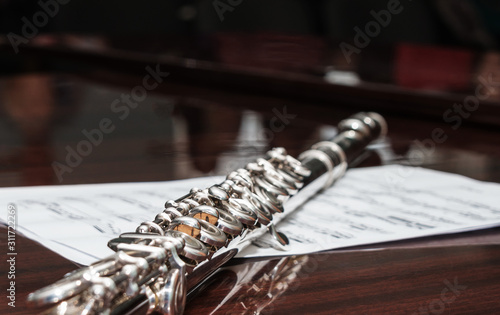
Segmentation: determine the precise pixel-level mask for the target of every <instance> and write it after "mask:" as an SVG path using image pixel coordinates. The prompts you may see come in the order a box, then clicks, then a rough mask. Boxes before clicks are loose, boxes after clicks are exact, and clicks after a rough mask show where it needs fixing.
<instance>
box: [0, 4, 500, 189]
mask: <svg viewBox="0 0 500 315" xmlns="http://www.w3.org/2000/svg"><path fill="white" fill-rule="evenodd" d="M0 34H1V37H0V172H4V174H8V173H9V172H11V171H13V172H14V174H15V175H13V176H14V179H12V178H9V177H8V176H7V177H4V178H3V179H2V182H0V185H4V186H8V185H18V184H47V183H55V182H56V177H57V176H56V175H57V174H56V173H57V172H55V171H54V169H53V165H54V162H61V161H63V160H64V158H65V156H66V154H67V146H68V145H69V146H70V147H72V148H74V147H75V146H76V145H77V144H78V143H79V141H81V139H83V138H82V137H83V135H82V130H84V129H85V130H89V129H91V128H94V127H95V126H97V125H98V123H99V121H100V119H102V118H103V117H109V116H110V115H111V117H112V118H113V117H114V118H116V115H115V113H113V112H111V111H110V104H111V103H112V102H113V101H114V100H115V99H117V98H120V97H121V96H120V95H123V93H131V90H132V88H133V87H134V86H136V85H137V84H138V82H139V83H140V82H141V81H140V80H141V78H143V77H144V75H146V73H147V72H145V68H146V67H147V66H149V67H153V68H154V67H155V65H157V66H161V69H163V70H162V71H164V72H168V73H169V74H170V75H169V76H168V78H166V79H165V80H164V81H163V82H161V84H159V86H158V87H157V88H155V89H154V91H151V93H150V94H148V96H147V98H146V99H145V100H144V101H143V102H142V103H141V105H140V106H138V107H137V109H134V111H133V113H134V114H133V115H130V118H128V119H127V121H123V122H121V121H117V124H116V131H114V132H113V133H112V134H110V135H108V136H107V138H106V139H108V141H107V142H106V141H105V143H106V148H107V149H106V150H107V151H106V150H105V146H99V147H97V148H95V151H93V153H92V154H91V155H89V157H87V158H86V159H84V161H83V162H82V166H81V167H77V168H75V169H74V172H72V173H69V172H67V173H65V179H64V183H77V182H99V181H109V180H112V181H133V180H143V179H148V180H160V179H174V178H185V177H192V176H197V175H200V174H209V173H217V174H223V173H225V172H226V171H227V169H229V168H230V167H229V166H228V167H224V166H222V167H221V163H222V164H224V163H225V164H227V165H229V164H231V163H229V162H228V161H232V160H235V159H236V158H235V157H237V156H240V157H241V156H243V159H248V158H251V157H253V156H256V155H261V154H263V152H265V149H266V148H267V147H269V146H276V145H282V146H287V147H291V150H292V153H298V152H300V151H301V150H303V149H304V148H305V147H307V145H308V144H310V142H311V139H313V138H315V139H317V138H318V134H321V132H322V131H321V130H320V129H321V128H320V126H321V125H323V124H329V123H332V124H333V123H334V121H333V120H334V119H333V120H332V118H331V117H332V116H334V117H341V116H342V115H344V114H345V115H348V114H350V113H352V112H355V111H359V110H373V111H379V112H381V113H382V114H384V115H395V116H397V117H406V118H408V117H411V118H412V119H416V122H417V123H418V124H421V125H422V126H424V125H425V123H424V120H427V121H429V122H428V125H425V126H426V127H425V128H423V129H422V130H421V131H420V132H421V134H417V133H416V131H415V132H413V131H414V130H409V129H408V128H405V126H404V124H401V127H402V128H401V129H402V132H399V135H401V136H403V132H407V133H408V134H407V135H405V136H404V137H406V140H407V139H408V138H410V139H415V138H423V137H428V136H429V132H430V130H432V128H433V127H432V126H433V124H434V123H438V124H443V125H444V126H446V127H448V128H450V130H451V129H453V130H452V131H455V129H456V128H455V127H457V126H458V125H459V123H460V126H461V125H462V123H463V124H464V125H465V124H471V125H475V126H481V128H483V127H484V128H490V129H491V128H498V126H500V106H499V104H500V54H499V53H498V48H499V47H498V45H499V41H500V2H499V1H489V0H434V1H431V0H423V1H416V0H414V1H411V0H373V1H360V0H274V1H269V0H267V1H266V0H203V1H201V0H200V1H192V0H182V1H181V0H171V1H167V0H162V1H157V0H150V1H143V2H137V1H123V0H122V1H116V0H109V1H96V0H86V1H82V0H38V1H28V0H0ZM468 96H471V97H473V96H475V97H480V106H479V105H478V106H476V108H475V109H474V110H467V111H465V110H464V109H463V108H462V107H460V108H457V107H454V106H463V104H462V103H463V102H464V100H465V99H466V98H467V97H468ZM456 104H459V105H456ZM460 104H462V105H460ZM469 106H474V104H472V105H470V104H469ZM285 107H286V108H287V109H286V110H288V112H289V113H293V114H294V115H296V116H297V119H295V120H294V121H293V123H292V124H290V125H287V126H286V128H285V129H284V130H285V131H284V132H279V133H275V134H272V135H271V136H272V137H267V138H266V139H263V138H262V137H260V138H259V137H256V134H258V133H259V132H261V131H262V130H266V129H265V128H268V129H269V126H270V125H269V124H270V121H272V119H273V118H275V117H276V114H275V111H276V110H279V111H284V110H285V109H284V108H285ZM477 108H479V110H476V109H477ZM247 110H250V111H247ZM273 110H274V111H273ZM334 110H335V111H337V112H336V113H335V114H332V111H334ZM447 113H448V114H447ZM113 115H114V116H113ZM245 126H246V127H245ZM248 126H250V127H248ZM252 126H253V127H252ZM263 128H264V129H263ZM457 128H458V127H457ZM495 130H497V129H495ZM412 132H413V133H412ZM450 134H453V133H450ZM268 136H269V135H268ZM144 139H146V142H145V143H143V142H141V141H143V140H144ZM242 139H243V140H242ZM296 139H300V141H295V140H296ZM456 139H457V140H456V141H455V140H454V141H455V142H454V143H459V145H460V146H464V145H465V142H464V141H461V140H460V135H459V134H458V133H456ZM135 140H137V143H136V142H134V141H135ZM238 141H239V143H240V144H235V143H238ZM242 141H243V144H241V143H242ZM179 143H180V144H179ZM451 143H452V141H448V142H446V145H449V144H451ZM468 143H469V144H468V145H470V146H473V145H476V146H480V144H478V143H473V142H468ZM406 149H407V148H405V149H404V150H402V151H405V150H406ZM228 152H229V153H230V154H227V153H228ZM248 152H250V153H251V154H247V153H248ZM186 154H187V156H189V157H190V158H191V160H190V161H189V162H188V161H187V160H186V158H185V157H186ZM245 154H246V155H245ZM117 159H120V160H121V161H127V162H130V164H127V165H128V166H127V167H128V169H129V170H130V171H129V172H128V173H123V171H122V168H119V167H115V165H114V164H113V161H115V160H117ZM223 160H225V161H226V162H221V161H223ZM165 162H166V163H165ZM169 163H170V164H169ZM178 163H180V164H183V163H184V164H183V165H184V166H182V167H177V166H172V165H177V164H178ZM228 163H229V164H228ZM233 164H234V163H233ZM233 164H231V165H230V166H231V168H234V166H235V165H233ZM20 169H23V172H25V173H24V175H22V179H19V178H18V173H16V172H18V171H19V170H20ZM192 169H196V170H197V171H198V172H197V173H196V172H192V171H191V170H192ZM132 170H136V173H134V174H135V175H129V174H131V173H130V172H131V171H132ZM157 170H161V172H163V173H161V172H160V173H158V174H156V173H155V175H154V176H152V175H151V174H153V173H154V172H157ZM141 172H150V175H149V176H145V177H141V175H140V173H141ZM101 175H102V178H101ZM61 182H62V181H61V180H59V183H61Z"/></svg>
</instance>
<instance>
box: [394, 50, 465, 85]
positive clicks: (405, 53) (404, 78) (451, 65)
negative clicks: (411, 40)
mask: <svg viewBox="0 0 500 315" xmlns="http://www.w3.org/2000/svg"><path fill="white" fill-rule="evenodd" d="M395 59H396V60H395V61H396V63H395V64H396V66H395V68H394V77H395V80H396V84H398V85H400V86H402V87H407V88H415V89H431V90H441V91H442V90H451V91H464V90H467V89H469V88H470V84H471V73H472V65H473V60H474V54H473V53H472V52H471V51H467V50H458V49H446V48H439V47H430V46H419V45H413V44H401V45H398V46H397V47H396V58H395Z"/></svg>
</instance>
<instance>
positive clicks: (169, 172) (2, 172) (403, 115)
mask: <svg viewBox="0 0 500 315" xmlns="http://www.w3.org/2000/svg"><path fill="white" fill-rule="evenodd" d="M111 52H112V51H108V52H105V53H95V54H94V53H93V54H88V53H86V52H79V53H77V54H75V53H74V52H71V51H65V50H58V51H54V50H47V51H43V52H40V51H36V50H33V51H31V52H30V53H29V54H26V55H25V56H24V57H23V58H26V59H27V60H31V59H30V58H33V56H35V57H36V58H35V59H33V60H35V61H36V60H38V61H50V62H54V59H57V58H59V57H61V56H66V59H65V60H71V61H72V62H74V63H75V64H76V65H78V67H79V68H78V71H74V69H73V70H72V69H71V67H70V68H64V71H61V70H60V69H61V68H60V67H59V66H60V65H59V66H58V67H54V68H55V70H57V71H55V70H54V69H51V70H52V71H51V72H48V73H46V74H40V72H39V71H37V72H35V73H30V74H24V75H16V76H5V77H3V78H1V79H0V81H1V84H2V86H9V89H2V90H1V92H0V98H1V99H2V103H1V104H2V116H0V122H1V123H2V126H3V127H2V128H3V129H2V130H4V132H2V133H1V134H0V141H1V142H2V152H1V153H2V155H1V156H0V165H1V168H0V186H5V187H7V186H25V185H60V184H77V183H104V182H125V181H154V180H173V179H181V178H190V177H196V176H201V175H207V174H208V175H214V174H219V175H226V174H227V172H228V170H230V169H231V170H232V169H234V168H235V167H236V166H237V164H234V163H233V162H234V161H238V162H239V163H243V162H244V160H245V159H252V158H253V157H254V155H255V156H259V155H261V154H262V153H263V152H264V150H265V147H269V146H284V147H286V148H287V149H289V152H290V153H291V154H292V155H297V154H298V153H299V152H301V151H303V150H304V149H306V148H308V147H309V146H310V145H311V144H312V143H313V142H314V141H316V140H318V138H319V134H320V129H319V127H321V126H322V125H323V124H325V123H329V124H335V123H336V122H338V121H339V120H340V119H341V118H344V117H345V116H346V115H349V114H351V113H353V112H354V111H356V110H358V109H376V108H379V109H381V111H382V113H383V114H386V117H387V120H388V123H389V137H390V140H391V143H392V149H393V150H394V153H395V154H396V156H398V157H402V156H404V155H406V154H407V153H408V152H409V151H411V150H415V143H416V142H415V140H419V141H424V140H425V139H429V138H431V137H432V132H433V130H434V129H435V128H441V129H443V130H444V132H445V133H446V135H447V139H446V141H444V142H443V143H434V144H435V147H434V148H433V150H432V152H430V153H429V154H428V155H427V157H426V159H425V160H423V161H421V163H420V164H419V165H421V166H423V167H427V168H432V169H437V170H443V171H447V172H452V173H457V174H463V175H466V176H469V177H472V178H476V179H480V180H487V181H494V182H500V136H499V132H498V130H497V129H495V128H492V127H491V124H489V125H481V124H478V123H468V124H464V125H463V126H461V127H460V128H458V129H453V128H452V126H451V125H450V124H448V123H446V122H444V121H442V120H441V119H440V117H441V114H442V112H443V110H445V109H447V108H449V107H451V106H452V105H453V102H454V101H455V100H460V99H461V95H454V96H453V97H450V98H446V99H443V98H441V97H433V96H432V94H429V95H424V96H422V95H420V96H419V97H414V95H413V94H412V93H400V92H401V91H399V90H397V89H395V90H394V89H393V90H391V89H390V90H383V91H378V92H377V91H375V92H374V91H371V90H370V89H367V88H366V87H363V88H362V89H355V88H345V87H340V86H334V87H332V86H327V85H325V84H323V83H321V84H319V83H318V82H317V81H314V80H313V81H311V80H305V81H304V80H303V79H302V78H297V77H294V78H287V77H286V75H284V74H283V73H274V74H276V76H270V77H268V78H267V79H266V80H264V81H262V80H260V79H261V75H262V73H259V74H248V73H246V74H245V73H241V72H238V71H237V70H238V69H229V70H228V69H226V68H224V69H217V68H210V67H214V65H213V64H211V65H210V67H209V68H208V69H207V68H204V67H200V68H196V67H195V68H192V67H188V66H186V65H185V64H182V63H174V64H171V66H172V67H171V70H172V74H171V76H172V80H170V81H169V80H166V82H165V84H162V85H161V86H160V87H159V88H158V89H157V90H155V91H153V92H152V93H151V94H150V95H149V97H148V98H147V100H146V101H144V102H143V103H141V104H140V105H139V106H137V107H136V108H134V109H133V111H131V112H130V115H129V116H128V117H127V118H126V119H124V120H123V121H122V120H120V119H119V118H118V117H119V116H117V113H115V112H113V111H112V110H111V107H110V104H111V103H112V102H113V100H114V99H116V98H119V97H120V95H121V94H122V93H130V92H131V90H132V89H133V88H134V87H135V86H136V85H137V84H140V82H142V81H141V80H142V79H143V76H144V65H145V64H147V62H146V61H147V59H145V58H140V60H139V61H138V60H137V59H134V58H130V56H129V55H126V54H125V55H119V56H114V55H112V54H111ZM56 57H57V58H56ZM33 60H32V61H33ZM150 61H151V60H150ZM154 61H156V59H155V60H152V62H154ZM145 62H146V63H145ZM148 62H149V61H148ZM167 63H168V64H170V63H169V62H166V63H165V64H167ZM81 68H85V69H81ZM174 74H178V77H175V78H174ZM193 78H197V79H196V80H194V79H193ZM210 78H214V81H213V82H209V81H210ZM190 80H192V81H190ZM138 82H139V83H138ZM209 83H210V84H209ZM238 86H240V88H238ZM291 91H293V92H294V93H289V92H291ZM336 93H339V94H336ZM42 96H43V97H42ZM395 96H397V97H395ZM358 97H359V98H358ZM373 97H375V100H374V103H370V102H369V100H370V98H373ZM343 98H346V99H347V98H348V100H346V99H343ZM357 98H358V99H357ZM356 99H357V100H358V102H356ZM42 100H43V102H44V104H43V106H41V105H40V107H39V108H38V109H41V110H42V111H41V112H40V111H39V112H36V111H35V112H33V111H29V110H27V111H19V110H18V109H19V108H20V107H19V106H24V108H28V109H29V108H31V107H32V104H35V103H36V102H42ZM331 101H336V102H333V103H332V102H331ZM385 101H387V102H388V104H389V105H387V106H379V107H377V106H378V105H380V104H384V102H385ZM9 104H10V105H9ZM436 104H437V105H436ZM409 105H411V106H421V107H422V108H420V109H421V111H419V108H417V107H415V108H411V110H410V109H408V108H405V107H404V106H409ZM397 106H400V108H396V107H397ZM285 107H286V110H287V111H288V113H290V114H293V115H294V119H293V120H292V121H291V123H290V124H287V125H286V126H285V128H283V130H280V131H279V132H277V131H276V132H273V133H272V134H271V135H268V137H267V138H266V139H264V140H266V141H263V142H264V144H262V143H259V145H256V144H255V143H251V142H248V141H246V142H245V141H241V139H239V138H238V134H239V131H240V127H241V124H242V121H243V119H247V118H248V116H245V115H243V113H245V112H246V111H248V110H253V111H254V112H256V113H258V115H261V116H260V117H261V120H260V123H261V125H260V127H259V128H260V130H261V131H262V130H264V129H268V130H271V125H270V121H271V119H272V118H273V117H275V116H276V113H275V111H276V110H278V111H283V108H285ZM484 108H486V109H485V110H484V111H481V110H482V109H479V111H478V113H477V114H478V116H477V117H478V119H476V120H472V121H475V122H480V121H483V120H488V119H486V118H485V117H487V116H488V115H496V116H495V117H493V118H492V119H491V121H495V122H496V121H498V117H500V116H499V115H500V114H499V113H498V111H495V110H494V109H493V107H492V106H487V107H484ZM426 113H427V114H429V113H432V115H427V114H426ZM438 114H439V115H438ZM474 115H475V114H474ZM106 117H107V118H110V119H113V122H114V123H115V125H116V129H115V131H113V132H112V133H110V134H109V135H106V136H105V137H104V139H103V142H102V144H101V145H99V146H97V147H95V148H94V150H93V152H92V154H89V155H88V156H87V157H85V158H84V159H83V160H82V162H81V163H80V164H79V165H78V166H77V167H74V169H73V171H72V172H70V173H65V174H64V176H63V179H62V180H59V179H58V177H57V174H56V173H55V172H54V169H53V165H52V163H53V162H54V161H59V162H63V161H64V159H65V157H66V148H67V146H70V147H72V148H75V147H76V146H77V145H78V143H79V142H80V141H82V140H84V139H85V136H84V135H83V134H82V130H83V129H87V130H90V129H92V128H95V127H96V126H98V124H99V121H100V120H101V119H103V118H106ZM254 117H255V116H254ZM472 121H471V122H472ZM237 148H240V149H242V150H240V151H237ZM379 163H380V159H379V158H377V157H375V156H373V157H372V158H370V159H369V160H367V161H365V163H364V164H363V165H362V166H367V165H377V164H379ZM162 206H163V205H158V207H159V208H161V207H162ZM0 211H6V209H5V210H2V209H0ZM155 214H156V213H153V214H152V217H154V215H155ZM6 238H7V230H6V229H5V228H3V227H1V228H0V241H1V242H0V248H2V250H3V251H4V252H6V248H7V245H6ZM499 246H500V229H498V228H497V229H490V230H485V231H478V232H470V233H461V234H456V235H447V236H436V237H427V238H422V239H416V240H405V241H399V242H391V243H384V244H375V245H370V246H362V247H361V246H360V247H356V248H350V249H344V250H342V251H332V252H328V253H322V254H317V255H306V256H304V257H302V258H300V259H299V260H298V262H297V261H296V262H295V263H294V262H293V261H288V262H283V261H280V260H279V259H264V260H257V259H252V260H237V261H234V262H233V266H231V267H230V268H228V269H224V270H221V271H220V272H219V274H218V275H216V277H214V278H211V279H210V281H208V282H207V284H206V286H205V287H204V289H203V290H201V291H200V292H198V293H197V295H196V296H195V297H194V298H192V299H191V301H190V303H189V305H188V307H187V308H186V313H187V314H207V313H211V312H213V314H244V313H247V314H252V310H255V309H258V310H260V311H261V313H262V314H317V313H320V314H393V313H396V314H474V313H475V314H495V313H499V312H500V305H499V301H500V296H499V292H500V290H499V289H500V268H498V266H500V247H499ZM16 248H17V252H18V255H17V256H16V308H11V307H9V306H8V305H7V302H8V301H7V300H6V295H5V292H6V291H5V290H6V289H7V285H8V282H7V279H6V273H5V271H6V270H8V269H7V268H8V265H7V263H6V255H3V256H2V257H3V258H2V261H1V264H0V268H1V269H0V270H1V273H0V274H1V279H0V283H1V284H2V289H3V290H4V291H3V292H4V294H2V298H1V299H0V301H1V302H0V314H32V313H33V312H34V311H33V310H28V309H26V307H25V302H24V301H25V298H26V296H27V294H28V293H29V292H31V291H33V290H36V289H38V288H40V287H42V286H45V285H48V284H50V283H52V282H54V281H56V280H57V279H59V278H61V277H62V276H63V275H64V274H65V273H67V272H69V271H71V270H73V269H75V268H76V266H75V265H74V264H73V263H71V262H69V261H67V260H66V259H64V258H62V257H60V256H58V255H57V254H54V253H52V252H51V251H49V250H47V249H45V248H44V247H42V246H40V245H39V244H37V243H36V242H33V241H30V240H27V239H25V238H23V237H22V236H20V235H18V236H17V238H16ZM367 249H370V250H367ZM301 263H303V265H301ZM286 264H289V265H286ZM293 266H295V267H294V268H296V269H294V268H292V267H293ZM273 270H277V271H276V272H274V271H273ZM249 272H253V273H254V275H253V276H252V277H251V278H250V279H249V281H244V282H240V287H236V288H235V287H234V285H235V283H238V281H239V279H240V280H241V279H242V277H243V276H244V275H245V274H247V275H248V274H249ZM273 272H274V279H275V280H276V279H277V280H276V281H274V282H273V281H271V282H267V283H266V281H267V280H269V279H271V280H272V279H273V278H272V276H273ZM280 272H281V273H280ZM266 274H267V276H266ZM266 278H267V280H266ZM278 280H279V281H278ZM285 280H286V281H285ZM455 281H456V282H457V283H458V284H457V285H460V286H462V285H463V286H466V288H464V289H463V290H461V289H460V290H459V291H457V292H458V293H456V294H455V293H450V290H451V289H449V283H451V284H453V283H455ZM447 283H448V284H447ZM446 288H448V291H446V292H445V291H444V290H445V289H446ZM459 288H461V287H459ZM270 289H271V290H270ZM232 290H233V293H234V295H228V294H230V292H231V291H232ZM443 292H444V293H443ZM263 293H265V294H263ZM268 293H269V294H268ZM224 299H226V300H224ZM443 299H445V300H446V302H443ZM222 301H224V302H222Z"/></svg>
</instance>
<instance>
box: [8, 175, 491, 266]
mask: <svg viewBox="0 0 500 315" xmlns="http://www.w3.org/2000/svg"><path fill="white" fill-rule="evenodd" d="M222 180H223V178H222V177H205V178H197V179H190V180H182V181H170V182H155V183H122V184H96V185H72V186H50V187H20V188H2V189H0V204H2V207H3V209H5V211H0V219H1V220H2V222H6V217H7V207H8V204H14V205H15V206H16V208H17V213H18V228H17V230H18V232H20V233H23V234H24V235H26V236H27V237H29V238H32V239H34V240H36V241H38V242H40V243H41V244H43V245H44V246H46V247H48V248H50V249H52V250H54V251H56V252H58V253H59V254H61V255H62V256H64V257H66V258H68V259H70V260H73V261H76V262H79V263H82V264H90V263H92V262H94V261H95V260H97V259H100V258H103V257H106V256H108V255H110V254H112V253H113V252H112V251H111V250H110V249H108V248H107V246H106V244H107V242H108V241H109V240H110V239H112V238H114V237H116V236H118V235H119V234H120V233H124V232H129V231H134V230H135V228H136V227H137V226H138V225H139V224H140V223H141V222H143V221H147V220H152V219H153V218H154V216H155V215H156V214H157V213H158V212H160V211H161V210H162V209H163V204H164V203H165V201H166V200H168V199H176V198H178V197H180V196H183V195H185V194H186V193H187V192H188V191H189V190H190V189H191V188H192V187H208V186H210V185H213V184H216V183H220V182H221V181H222ZM498 196H500V184H495V183H487V182H480V181H476V180H472V179H469V178H466V177H463V176H459V175H454V174H448V173H442V172H437V171H432V170H427V169H422V168H412V167H406V166H381V167H371V168H360V169H352V170H349V171H348V172H347V174H346V176H345V177H344V178H342V179H341V180H339V181H338V182H337V183H335V185H334V186H332V187H331V188H329V189H328V190H326V191H324V192H323V193H321V194H318V195H316V196H315V197H314V198H313V199H311V200H310V201H308V202H307V203H306V204H305V205H303V206H302V207H301V208H299V209H297V210H296V211H295V212H293V213H291V214H290V215H289V216H287V217H286V218H285V219H284V220H283V221H282V222H280V224H279V225H278V230H279V231H281V232H283V233H285V234H286V235H287V236H288V238H289V239H290V244H291V246H290V247H291V248H290V250H289V251H288V252H286V254H290V255H292V254H304V253H310V252H314V251H320V250H326V249H333V248H341V247H345V246H353V245H363V244H369V243H376V242H381V241H391V240H399V239H406V238H413V237H420V236H428V235H435V234H443V233H454V232H460V231H465V230H474V229H480V228H487V227H493V226H498V225H500V204H499V203H498V200H499V197H498ZM285 211H286V210H285ZM4 224H5V223H4ZM271 245H272V242H271V241H270V238H269V237H268V236H264V237H263V238H261V239H259V240H258V241H257V242H256V245H252V246H250V247H249V248H247V249H246V250H244V251H243V252H242V253H240V254H239V256H240V257H241V256H265V255H283V254H284V252H282V251H279V250H275V249H274V248H272V246H271Z"/></svg>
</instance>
